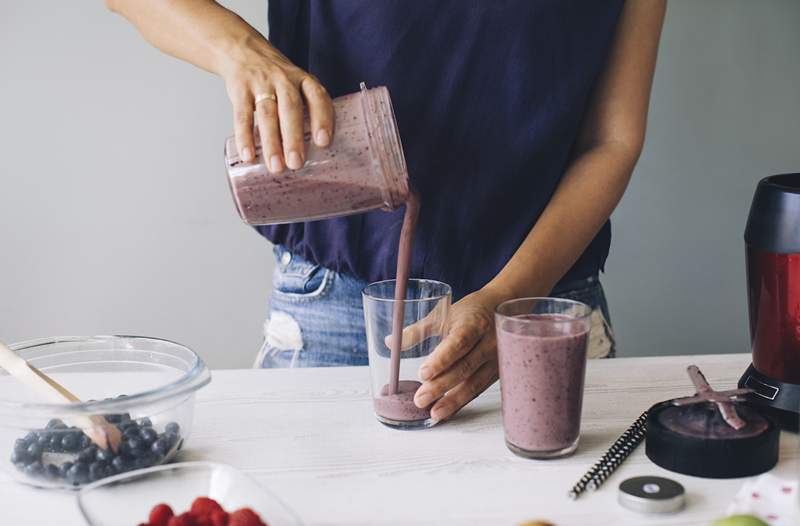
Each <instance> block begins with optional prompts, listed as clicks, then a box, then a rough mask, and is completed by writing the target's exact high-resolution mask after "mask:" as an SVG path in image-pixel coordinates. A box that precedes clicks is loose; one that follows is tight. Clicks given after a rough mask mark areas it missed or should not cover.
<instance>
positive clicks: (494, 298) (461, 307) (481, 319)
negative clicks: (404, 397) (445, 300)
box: [403, 289, 504, 421]
mask: <svg viewBox="0 0 800 526" xmlns="http://www.w3.org/2000/svg"><path fill="white" fill-rule="evenodd" d="M503 299H504V298H502V297H501V296H500V295H499V294H497V293H495V292H494V291H491V290H489V289H481V290H479V291H477V292H474V293H472V294H470V295H469V296H465V297H464V298H462V299H461V300H460V301H457V302H456V303H454V304H453V306H452V307H451V308H450V312H449V314H448V316H447V320H446V322H445V334H446V336H445V337H444V338H443V339H442V341H441V342H440V343H439V345H438V346H437V347H436V349H435V350H434V351H433V353H431V355H430V356H428V358H427V359H426V360H425V362H424V363H423V364H422V366H421V367H420V370H419V376H420V379H421V380H422V381H423V382H424V383H423V384H422V387H420V388H419V390H417V393H416V395H415V396H414V403H415V404H416V405H417V407H428V406H429V405H430V404H431V402H433V401H435V400H438V401H436V403H435V404H434V405H433V407H432V408H431V418H432V419H433V420H437V421H441V420H445V419H447V418H449V417H451V416H452V415H453V414H455V413H456V412H457V411H458V410H459V409H461V408H462V407H464V406H465V405H466V404H467V403H468V402H470V401H471V400H472V399H473V398H475V397H477V396H478V395H479V394H481V393H482V392H483V391H485V390H486V388H487V387H489V386H490V385H492V384H493V383H494V382H495V381H496V380H497V378H498V369H497V344H496V338H495V330H494V310H495V307H497V305H499V304H500V302H501V301H502V300H503ZM413 327H414V326H413V325H412V326H411V327H407V328H406V330H405V331H404V333H403V347H404V348H405V347H406V335H407V334H409V335H413V334H414V333H415V330H414V328H413ZM406 331H408V333H406ZM417 332H419V331H417ZM411 344H413V340H412V341H410V342H409V343H408V345H411Z"/></svg>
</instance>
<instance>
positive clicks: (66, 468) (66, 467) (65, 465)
mask: <svg viewBox="0 0 800 526" xmlns="http://www.w3.org/2000/svg"><path fill="white" fill-rule="evenodd" d="M71 467H72V462H64V463H63V464H61V466H59V467H58V474H59V475H60V476H61V478H62V479H65V478H67V471H69V468H71Z"/></svg>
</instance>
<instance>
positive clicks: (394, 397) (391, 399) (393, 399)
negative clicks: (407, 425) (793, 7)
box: [373, 380, 431, 422]
mask: <svg viewBox="0 0 800 526" xmlns="http://www.w3.org/2000/svg"><path fill="white" fill-rule="evenodd" d="M421 385H422V384H421V383H419V382H417V381H414V380H400V381H399V382H398V384H397V393H395V394H390V393H389V384H386V385H384V386H383V389H381V394H380V396H378V397H376V398H375V399H374V400H373V407H374V408H375V412H376V413H377V414H379V415H380V416H382V417H384V418H388V419H390V420H397V421H400V422H410V421H413V420H426V419H428V418H430V417H431V411H430V408H425V409H420V408H419V407H417V406H416V405H414V393H416V392H417V389H419V386H421Z"/></svg>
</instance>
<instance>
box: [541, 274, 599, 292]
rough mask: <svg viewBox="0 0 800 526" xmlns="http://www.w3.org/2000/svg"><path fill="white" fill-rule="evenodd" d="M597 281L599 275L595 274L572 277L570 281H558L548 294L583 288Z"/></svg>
mask: <svg viewBox="0 0 800 526" xmlns="http://www.w3.org/2000/svg"><path fill="white" fill-rule="evenodd" d="M599 282H600V276H598V275H597V274H595V275H594V276H589V277H588V278H580V279H573V280H570V281H565V282H563V283H559V284H558V285H556V286H555V287H554V288H553V290H552V291H551V292H550V294H561V293H564V292H568V291H570V290H578V289H583V288H586V287H591V286H592V285H594V284H596V283H599Z"/></svg>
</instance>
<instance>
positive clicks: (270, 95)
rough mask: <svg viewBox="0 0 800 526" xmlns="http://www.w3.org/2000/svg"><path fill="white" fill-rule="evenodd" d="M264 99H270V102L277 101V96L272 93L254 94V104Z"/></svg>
mask: <svg viewBox="0 0 800 526" xmlns="http://www.w3.org/2000/svg"><path fill="white" fill-rule="evenodd" d="M265 100H271V101H272V102H278V99H277V97H275V94H274V93H259V94H258V95H256V104H258V103H260V102H264V101H265Z"/></svg>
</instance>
